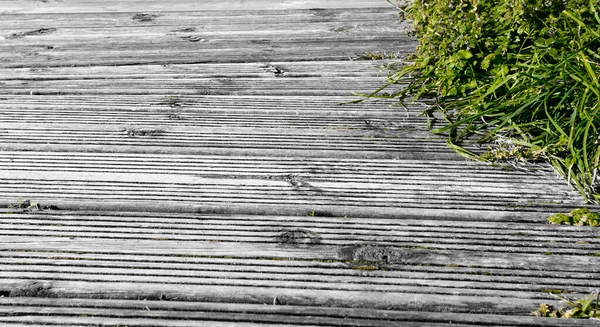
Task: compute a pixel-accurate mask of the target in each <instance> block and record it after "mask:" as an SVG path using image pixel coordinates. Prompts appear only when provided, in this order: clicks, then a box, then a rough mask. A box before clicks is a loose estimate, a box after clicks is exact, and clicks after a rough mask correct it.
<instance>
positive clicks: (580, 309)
mask: <svg viewBox="0 0 600 327" xmlns="http://www.w3.org/2000/svg"><path fill="white" fill-rule="evenodd" d="M554 296H556V297H557V298H559V299H560V300H561V301H562V302H563V303H565V305H563V306H561V307H559V308H554V307H552V306H551V305H548V304H545V303H542V304H540V307H539V309H538V310H536V311H534V312H532V314H533V315H535V316H538V317H554V318H578V319H585V318H596V319H597V318H600V310H598V305H599V302H598V300H599V293H598V291H595V292H593V293H592V294H590V295H589V296H587V297H585V298H582V299H568V298H566V297H561V296H558V295H554Z"/></svg>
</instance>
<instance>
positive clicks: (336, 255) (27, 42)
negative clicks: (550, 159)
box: [0, 0, 600, 327]
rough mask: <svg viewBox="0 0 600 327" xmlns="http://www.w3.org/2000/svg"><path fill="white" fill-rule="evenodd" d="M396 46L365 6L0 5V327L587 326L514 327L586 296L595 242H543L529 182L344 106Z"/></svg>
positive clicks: (416, 112)
mask: <svg viewBox="0 0 600 327" xmlns="http://www.w3.org/2000/svg"><path fill="white" fill-rule="evenodd" d="M408 27H409V26H408V24H406V23H401V24H399V23H398V22H397V14H396V12H395V10H394V9H393V8H391V7H390V6H388V4H386V2H385V1H375V0H346V1H337V0H336V1H326V2H323V1H314V0H306V1H296V0H290V1H263V0H252V1H240V0H231V1H229V0H228V1H214V0H206V1H180V0H173V1H169V2H164V1H160V2H159V1H155V0H151V1H137V0H127V1H121V0H119V1H113V0H107V1H97V0H84V1H72V0H60V1H55V0H43V1H29V0H2V1H0V324H2V325H3V326H4V325H6V326H32V325H33V326H34V325H40V326H47V325H56V326H90V325H99V326H117V325H126V326H236V327H237V326H257V325H260V326H373V327H375V326H377V327H379V326H437V327H440V326H474V325H500V326H593V325H595V324H596V323H595V322H593V321H589V320H580V321H572V320H563V319H550V318H536V317H534V316H532V315H531V312H532V311H534V310H536V309H537V308H538V306H539V305H540V304H541V303H548V304H552V305H560V303H559V301H558V299H557V298H556V297H555V296H553V295H551V293H560V294H563V295H566V296H569V297H578V296H585V295H586V294H589V293H590V292H592V291H593V290H595V289H598V288H600V268H599V267H600V256H599V253H600V238H599V237H600V233H599V232H598V229H597V228H596V229H594V228H587V227H574V226H554V225H548V224H546V223H545V220H546V217H547V216H548V215H550V214H553V213H556V212H566V211H569V210H571V209H573V208H576V207H581V206H587V205H586V204H585V203H584V202H583V200H582V199H581V197H580V196H579V195H578V194H577V193H576V192H575V191H573V190H572V189H571V188H570V187H569V186H568V185H566V183H565V182H564V181H563V180H562V179H560V178H559V177H558V176H557V175H556V174H555V172H554V171H552V169H551V168H549V167H548V166H545V165H518V166H510V165H487V164H481V163H474V162H468V161H465V160H463V159H462V158H460V157H459V156H458V155H457V154H456V153H454V152H453V151H452V150H450V149H449V148H448V147H447V146H446V144H445V136H444V135H433V134H431V133H429V131H428V130H427V118H426V117H423V116H422V115H420V114H421V113H422V112H423V110H425V109H427V108H428V106H429V105H428V104H427V103H422V102H419V103H414V102H408V103H406V105H405V106H404V107H402V106H399V105H398V103H397V102H396V101H390V100H370V101H366V102H362V103H354V104H349V103H348V102H349V101H352V100H356V99H357V98H356V96H354V95H352V92H361V93H368V92H370V91H372V90H374V89H376V88H377V87H378V86H379V85H381V84H382V83H384V82H385V75H386V74H387V72H386V71H381V69H382V68H384V67H386V66H387V65H390V64H391V63H392V62H391V61H390V60H387V59H386V60H377V61H372V60H364V59H363V55H364V54H365V53H384V54H385V55H386V56H388V57H394V58H398V57H404V56H406V55H408V54H410V53H412V52H413V51H414V50H415V47H416V42H415V41H414V40H411V39H409V38H407V37H406V36H405V33H404V30H405V29H407V28H408ZM403 85H404V84H402V83H400V84H398V85H395V86H394V87H395V88H402V87H403ZM433 119H434V121H433V123H434V124H436V125H439V124H440V121H439V117H433ZM467 146H468V148H469V149H471V150H473V151H481V150H482V149H485V145H483V146H482V145H478V144H474V143H469V144H467ZM591 208H592V209H596V208H594V207H591Z"/></svg>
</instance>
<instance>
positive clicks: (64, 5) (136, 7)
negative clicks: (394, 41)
mask: <svg viewBox="0 0 600 327" xmlns="http://www.w3.org/2000/svg"><path fill="white" fill-rule="evenodd" d="M374 7H388V4H387V3H385V2H382V1H376V0H349V1H344V2H340V1H328V2H322V1H317V0H309V1H307V0H302V1H300V0H292V1H284V2H272V1H268V0H253V1H251V2H248V1H244V0H226V1H223V0H207V1H202V2H201V3H195V2H189V1H184V0H175V1H171V2H169V9H170V10H179V11H185V10H194V11H197V10H257V9H262V10H266V9H313V10H314V11H315V12H321V11H322V10H321V9H329V8H374ZM2 9H3V11H2V13H53V12H54V13H95V12H128V11H129V12H137V11H159V12H163V11H165V3H164V2H161V1H139V0H130V1H126V2H123V1H118V0H110V1H103V2H99V1H96V0H84V1H56V0H49V1H47V2H44V1H41V2H31V1H26V0H3V2H2Z"/></svg>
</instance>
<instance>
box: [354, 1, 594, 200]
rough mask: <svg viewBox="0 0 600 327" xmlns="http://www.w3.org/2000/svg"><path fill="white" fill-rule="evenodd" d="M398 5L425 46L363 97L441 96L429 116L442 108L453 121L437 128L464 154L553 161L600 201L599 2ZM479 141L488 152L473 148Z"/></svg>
mask: <svg viewBox="0 0 600 327" xmlns="http://www.w3.org/2000/svg"><path fill="white" fill-rule="evenodd" d="M388 2H391V0H388ZM394 5H395V6H396V7H397V8H398V10H399V15H400V18H401V19H407V20H409V21H412V24H413V27H414V28H413V30H412V31H411V34H412V35H414V36H416V37H417V39H418V41H419V46H418V48H417V51H416V53H415V54H414V55H413V56H411V57H409V58H407V65H391V66H390V67H395V68H392V70H390V71H389V74H388V82H387V83H386V84H385V85H383V86H382V87H381V88H379V89H378V90H375V91H374V92H373V93H371V94H363V96H364V97H365V98H369V97H376V98H397V99H399V100H400V101H401V102H402V101H403V100H406V99H409V98H413V99H416V100H422V99H434V100H435V105H433V106H432V107H431V109H428V111H427V112H425V113H424V114H425V115H428V116H431V115H432V114H433V113H434V112H437V113H438V114H441V116H442V117H443V118H444V120H445V124H444V125H443V126H441V127H440V126H430V127H431V131H432V132H434V133H441V134H445V135H447V136H448V140H447V144H448V146H450V147H451V148H453V149H454V150H455V151H456V152H458V153H459V154H461V155H463V156H465V157H468V158H471V159H475V160H481V161H487V162H502V161H518V162H521V161H526V162H536V161H542V162H548V163H550V164H551V165H552V166H553V167H554V169H555V170H556V171H557V172H558V173H559V174H561V175H562V176H564V177H565V179H566V180H567V181H568V182H569V183H570V184H571V185H573V186H574V187H575V188H576V189H577V190H579V191H580V193H581V194H582V195H583V196H584V197H585V198H586V199H587V200H589V201H590V202H595V203H598V202H600V174H599V167H600V145H599V143H600V133H599V130H598V129H599V128H600V82H599V81H598V78H599V76H600V52H599V47H600V28H599V26H600V17H599V14H598V10H597V7H599V6H600V2H599V1H598V0H591V1H589V0H565V1H545V0H524V1H510V0H503V1H481V0H429V1H426V0H423V1H411V2H410V3H409V4H406V3H405V1H398V3H396V4H394ZM407 81H408V85H406V82H407ZM401 82H402V83H401ZM473 139H475V140H477V141H478V142H480V143H485V144H488V145H489V148H488V151H487V152H485V153H475V152H473V151H471V150H469V149H467V147H466V146H465V144H468V143H467V142H465V141H470V140H473Z"/></svg>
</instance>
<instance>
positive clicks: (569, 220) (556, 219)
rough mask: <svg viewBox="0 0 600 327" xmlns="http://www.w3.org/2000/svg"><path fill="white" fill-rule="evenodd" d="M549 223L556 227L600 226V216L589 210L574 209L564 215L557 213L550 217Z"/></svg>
mask: <svg viewBox="0 0 600 327" xmlns="http://www.w3.org/2000/svg"><path fill="white" fill-rule="evenodd" d="M548 223H550V224H556V225H575V226H592V227H598V226H600V214H598V213H597V212H591V211H590V209H588V208H580V209H574V210H573V211H571V212H569V213H567V214H564V213H557V214H555V215H552V216H550V217H548Z"/></svg>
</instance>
